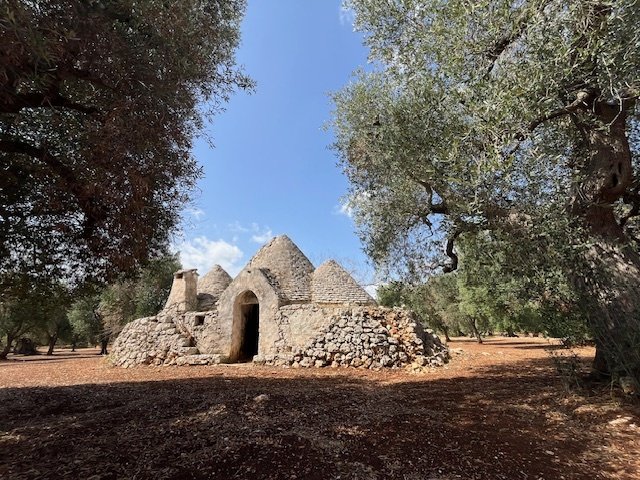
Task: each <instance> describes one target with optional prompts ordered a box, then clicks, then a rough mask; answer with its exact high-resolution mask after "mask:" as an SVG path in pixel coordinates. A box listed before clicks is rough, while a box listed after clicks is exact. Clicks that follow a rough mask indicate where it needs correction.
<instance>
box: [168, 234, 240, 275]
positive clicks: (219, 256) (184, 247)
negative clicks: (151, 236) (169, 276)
mask: <svg viewBox="0 0 640 480" xmlns="http://www.w3.org/2000/svg"><path fill="white" fill-rule="evenodd" d="M174 248H175V250H177V251H178V252H179V254H180V261H181V262H182V266H183V267H184V268H197V269H198V273H199V274H200V275H201V276H202V275H205V274H206V273H207V272H208V271H209V270H210V269H211V267H213V266H214V265H216V264H218V265H220V266H221V267H222V268H224V269H225V270H226V271H227V272H228V273H229V274H230V275H231V276H232V277H233V276H235V275H237V274H238V272H240V270H241V269H242V265H241V264H240V263H239V261H240V260H241V259H242V257H243V255H244V254H243V253H242V250H240V249H239V248H238V247H237V246H236V245H232V244H231V243H228V242H225V241H224V240H210V239H208V238H207V237H204V236H201V237H196V238H194V239H193V240H185V241H183V242H182V243H180V244H178V245H175V246H174Z"/></svg>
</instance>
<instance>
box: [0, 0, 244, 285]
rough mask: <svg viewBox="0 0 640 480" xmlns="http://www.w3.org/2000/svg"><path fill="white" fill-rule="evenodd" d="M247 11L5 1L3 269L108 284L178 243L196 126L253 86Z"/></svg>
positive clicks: (110, 1)
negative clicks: (238, 53) (243, 24)
mask: <svg viewBox="0 0 640 480" xmlns="http://www.w3.org/2000/svg"><path fill="white" fill-rule="evenodd" d="M244 8H245V1H244V0H184V1H180V2H165V1H161V0H88V1H85V0H40V1H31V0H5V1H3V2H1V3H0V169H1V170H0V274H2V273H3V272H4V271H7V270H11V269H13V270H16V269H20V268H23V269H29V271H34V272H38V273H42V272H44V274H46V275H50V276H51V275H56V274H62V275H65V276H66V277H67V278H68V277H70V276H71V275H73V276H75V277H79V278H80V279H84V278H94V279H98V280H100V281H104V280H108V279H109V278H113V277H114V276H116V275H117V274H119V273H120V272H121V271H124V270H130V269H134V268H136V267H137V266H139V265H140V263H142V262H144V261H145V260H146V259H147V258H149V256H152V255H154V254H155V253H157V252H158V251H159V250H160V249H162V248H163V247H165V246H166V244H167V239H168V236H169V234H170V233H171V232H172V230H173V228H174V227H175V226H176V224H177V222H178V220H179V213H180V210H181V209H182V207H183V206H184V204H185V202H186V201H187V200H188V194H189V193H190V189H191V188H192V187H193V186H194V184H195V181H196V180H197V178H198V177H199V175H200V168H199V167H198V166H197V164H196V162H195V160H194V158H193V157H192V154H191V145H192V141H193V138H194V135H195V134H197V133H199V132H200V131H201V127H202V126H203V120H204V119H205V118H206V116H207V115H209V114H215V113H216V112H218V111H219V110H220V109H221V108H222V105H223V103H224V102H225V100H226V99H227V98H228V97H229V95H230V94H231V93H232V91H233V90H234V89H236V88H247V87H251V81H250V80H249V79H248V78H247V77H246V76H245V75H244V74H243V73H242V72H241V70H240V69H239V68H237V66H236V64H235V59H234V54H235V50H236V47H237V45H238V42H239V26H240V21H241V18H242V15H243V12H244ZM34 265H35V266H36V267H37V268H35V267H34Z"/></svg>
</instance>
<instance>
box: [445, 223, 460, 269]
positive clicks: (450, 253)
mask: <svg viewBox="0 0 640 480" xmlns="http://www.w3.org/2000/svg"><path fill="white" fill-rule="evenodd" d="M459 236H460V231H456V232H454V233H453V234H452V235H451V237H449V238H448V239H447V246H446V248H445V253H446V254H447V257H449V258H450V259H451V261H450V262H449V263H448V264H447V265H445V266H444V267H442V271H443V272H444V273H451V272H454V271H455V270H457V269H458V255H457V254H456V252H455V251H454V247H455V241H456V239H457V238H458V237H459Z"/></svg>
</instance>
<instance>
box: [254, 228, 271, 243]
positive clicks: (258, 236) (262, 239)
mask: <svg viewBox="0 0 640 480" xmlns="http://www.w3.org/2000/svg"><path fill="white" fill-rule="evenodd" d="M272 238H273V232H272V231H271V229H270V228H267V230H265V231H263V232H262V233H255V234H253V235H252V236H251V241H252V242H255V243H260V244H262V243H267V242H268V241H269V240H271V239H272Z"/></svg>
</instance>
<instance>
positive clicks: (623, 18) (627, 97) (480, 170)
mask: <svg viewBox="0 0 640 480" xmlns="http://www.w3.org/2000/svg"><path fill="white" fill-rule="evenodd" d="M346 4H347V5H348V6H349V7H350V8H352V9H353V10H354V11H355V14H356V16H355V19H356V20H355V27H356V29H358V30H360V31H362V32H364V33H365V39H366V40H365V41H366V44H367V45H368V47H369V48H370V51H371V59H372V60H373V63H374V65H376V66H377V67H376V68H374V69H373V71H372V72H369V73H364V72H359V73H357V74H356V76H355V78H354V80H353V81H352V82H351V83H350V84H349V85H348V86H346V87H345V88H344V89H343V90H342V91H341V92H339V93H337V94H335V103H336V111H335V115H334V120H333V123H334V127H335V131H336V138H337V140H336V148H337V151H338V153H339V155H340V157H341V161H342V165H343V167H344V170H345V172H346V174H347V176H348V178H349V180H350V183H351V203H352V206H353V207H354V209H355V214H356V219H357V222H358V225H359V228H360V233H361V236H362V238H363V240H364V242H365V245H366V249H367V251H368V253H369V254H370V255H371V257H372V258H373V259H374V261H375V262H376V263H377V264H378V265H381V266H384V265H387V266H388V265H391V266H394V267H397V268H398V269H400V270H402V273H404V274H407V275H412V274H416V273H418V274H419V273H420V272H421V271H422V270H423V269H424V268H426V267H430V268H434V267H436V268H437V267H442V270H444V271H445V272H446V271H452V270H454V269H456V268H457V266H458V253H457V249H456V241H457V240H459V239H460V238H461V237H464V236H469V235H475V234H478V232H482V231H487V230H490V231H499V232H501V233H502V234H503V235H505V236H511V238H512V239H513V241H522V242H527V241H529V240H530V239H534V240H535V241H534V242H533V244H532V245H538V246H539V245H541V244H542V245H544V246H545V248H544V249H543V250H542V251H540V250H534V249H532V251H530V252H529V254H528V255H525V256H524V257H521V258H513V259H512V261H513V262H514V263H519V264H520V265H521V266H522V267H523V268H526V266H527V264H528V259H530V258H537V257H539V256H541V255H546V254H549V258H550V259H552V260H554V261H558V262H560V263H558V264H557V265H556V266H560V267H561V268H563V269H564V271H565V272H566V275H567V278H570V279H571V282H572V285H573V286H574V291H575V292H576V295H578V296H579V301H580V302H581V304H582V306H583V307H584V311H586V312H591V313H590V314H589V315H588V318H587V321H588V322H589V324H590V325H591V327H592V330H593V332H594V335H595V339H596V344H597V354H596V362H595V364H594V366H595V367H596V368H597V369H598V370H599V371H603V372H621V373H622V372H626V374H632V375H634V376H635V377H636V378H639V377H640V348H638V347H639V345H640V256H639V255H638V238H637V231H638V225H639V223H638V214H639V213H640V185H639V183H638V180H637V178H638V177H637V175H638V170H639V166H640V165H639V161H638V158H639V157H638V148H639V145H638V140H639V139H640V136H639V135H638V117H639V115H638V114H639V109H638V104H637V98H638V95H639V93H640V73H639V72H640V48H638V47H639V46H640V30H638V28H637V25H638V24H640V5H639V4H638V2H637V1H635V0H616V1H611V0H573V1H567V0H522V1H517V2H513V1H509V0H487V1H484V2H478V1H472V0H422V1H416V0H349V1H347V2H346ZM541 238H542V239H543V240H544V241H542V240H541ZM442 246H444V247H443V248H442ZM440 249H441V250H440ZM438 251H442V252H443V253H444V254H446V256H441V255H438V254H437V252H438Z"/></svg>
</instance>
